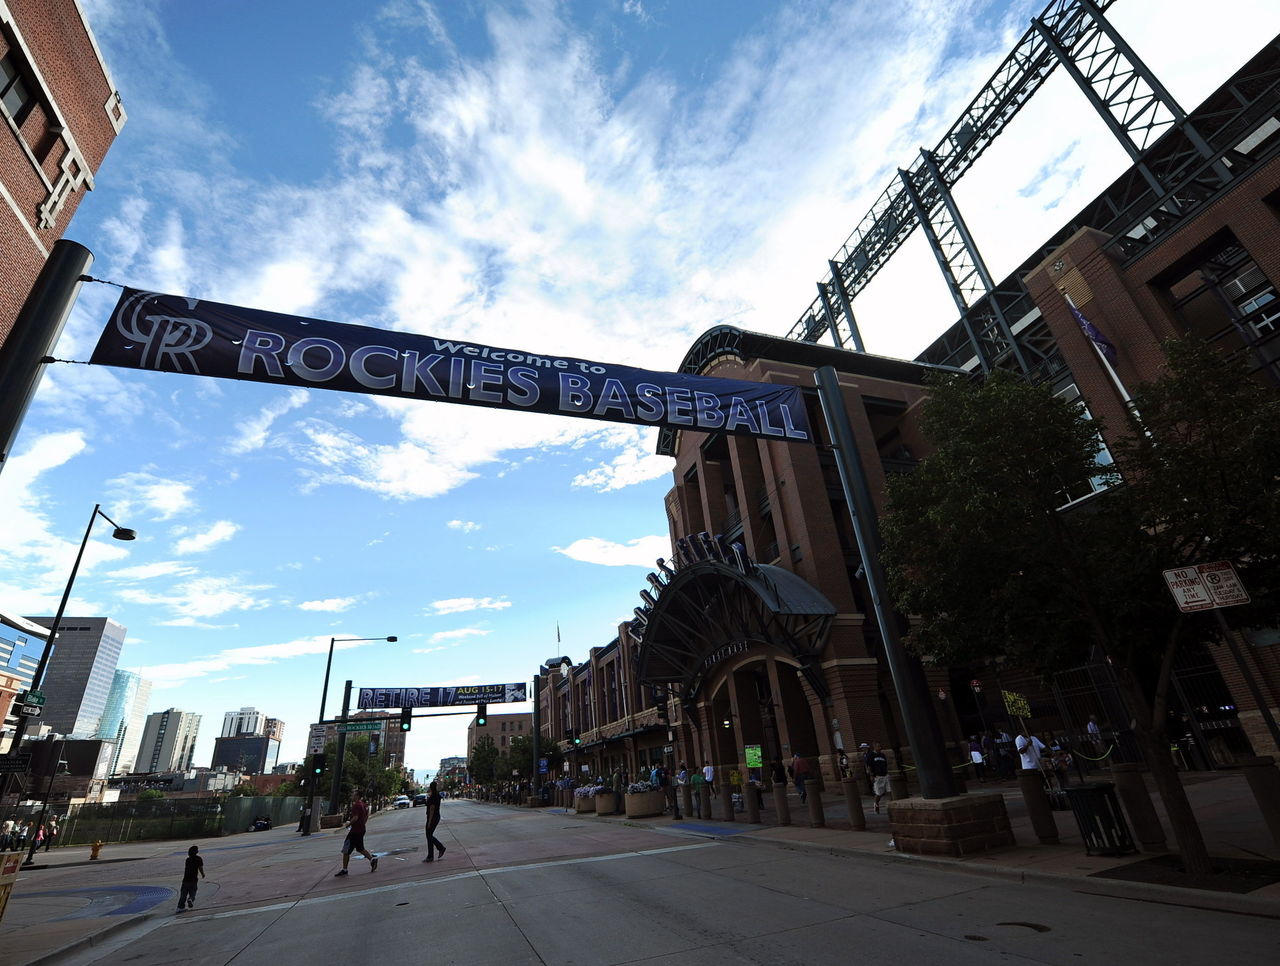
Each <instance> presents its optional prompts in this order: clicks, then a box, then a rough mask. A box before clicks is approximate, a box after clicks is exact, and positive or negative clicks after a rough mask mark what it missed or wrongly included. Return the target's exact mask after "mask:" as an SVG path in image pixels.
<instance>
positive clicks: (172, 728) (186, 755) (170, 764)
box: [133, 708, 200, 774]
mask: <svg viewBox="0 0 1280 966" xmlns="http://www.w3.org/2000/svg"><path fill="white" fill-rule="evenodd" d="M199 731H200V715H198V714H191V713H189V712H187V711H180V710H178V709H177V708H169V709H168V710H167V711H157V712H156V713H155V714H149V715H147V724H146V727H145V728H143V730H142V745H141V746H140V747H139V748H138V760H137V762H136V763H135V764H134V768H133V771H134V774H145V773H150V772H165V771H185V770H186V769H188V768H190V767H191V759H192V756H193V755H194V754H195V750H196V735H197V734H198V733H199Z"/></svg>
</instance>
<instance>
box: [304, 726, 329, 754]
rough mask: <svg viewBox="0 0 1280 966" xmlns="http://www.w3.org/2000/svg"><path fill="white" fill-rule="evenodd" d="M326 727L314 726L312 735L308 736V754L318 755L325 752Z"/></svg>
mask: <svg viewBox="0 0 1280 966" xmlns="http://www.w3.org/2000/svg"><path fill="white" fill-rule="evenodd" d="M324 731H325V729H324V725H322V724H313V725H312V726H311V733H310V734H309V735H308V736H307V754H308V755H318V754H320V753H321V752H322V751H324Z"/></svg>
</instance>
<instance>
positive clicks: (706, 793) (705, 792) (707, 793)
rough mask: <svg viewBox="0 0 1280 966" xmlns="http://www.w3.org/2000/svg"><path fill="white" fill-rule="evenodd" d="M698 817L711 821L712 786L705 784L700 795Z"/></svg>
mask: <svg viewBox="0 0 1280 966" xmlns="http://www.w3.org/2000/svg"><path fill="white" fill-rule="evenodd" d="M698 817H699V818H703V819H706V820H707V821H710V820H711V786H710V785H706V784H704V785H703V786H702V791H701V792H699V793H698Z"/></svg>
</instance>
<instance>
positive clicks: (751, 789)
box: [742, 782, 760, 825]
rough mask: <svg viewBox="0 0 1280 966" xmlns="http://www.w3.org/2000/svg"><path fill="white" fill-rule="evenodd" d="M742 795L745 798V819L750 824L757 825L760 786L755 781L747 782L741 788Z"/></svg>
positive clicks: (758, 820) (758, 822) (758, 819)
mask: <svg viewBox="0 0 1280 966" xmlns="http://www.w3.org/2000/svg"><path fill="white" fill-rule="evenodd" d="M742 795H743V797H744V798H745V799H746V800H747V821H748V822H750V823H751V824H752V825H759V824H760V786H759V785H757V784H756V783H755V782H748V783H747V784H746V785H745V786H744V787H743V789H742Z"/></svg>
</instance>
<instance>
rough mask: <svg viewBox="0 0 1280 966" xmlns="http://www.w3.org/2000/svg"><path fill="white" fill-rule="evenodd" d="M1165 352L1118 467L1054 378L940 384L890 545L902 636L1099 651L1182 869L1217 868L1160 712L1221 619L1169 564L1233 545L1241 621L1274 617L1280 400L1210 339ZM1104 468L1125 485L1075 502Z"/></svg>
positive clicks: (975, 655) (1067, 653)
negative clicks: (1186, 648)
mask: <svg viewBox="0 0 1280 966" xmlns="http://www.w3.org/2000/svg"><path fill="white" fill-rule="evenodd" d="M1165 351H1166V354H1167V365H1166V368H1165V371H1164V372H1163V373H1162V375H1161V376H1160V377H1159V378H1158V379H1156V380H1155V381H1153V382H1152V383H1151V384H1148V385H1144V386H1141V387H1139V389H1138V390H1137V391H1136V392H1135V393H1134V404H1135V405H1134V408H1135V409H1136V411H1137V413H1139V414H1140V415H1141V422H1138V421H1137V419H1136V418H1134V419H1132V420H1131V425H1130V427H1129V430H1128V434H1127V435H1126V436H1124V437H1123V438H1120V439H1117V440H1114V441H1113V442H1112V446H1111V451H1112V453H1113V455H1114V456H1115V458H1116V465H1115V467H1114V468H1111V467H1106V466H1099V465H1098V464H1097V462H1096V460H1097V455H1098V453H1099V442H1098V439H1097V437H1096V435H1095V427H1094V426H1092V425H1091V424H1089V423H1087V422H1086V421H1084V420H1083V419H1081V418H1079V410H1078V409H1077V408H1076V407H1075V406H1074V405H1073V404H1070V403H1067V402H1063V401H1061V400H1059V399H1056V398H1055V397H1054V396H1053V395H1052V394H1051V392H1050V390H1049V389H1048V388H1047V387H1044V386H1031V385H1028V384H1026V383H1024V382H1023V381H1021V380H1019V379H1017V378H1016V377H1013V376H1009V375H1005V374H999V373H997V374H994V375H992V376H991V377H990V378H988V379H987V380H985V381H983V382H975V381H970V380H967V379H961V378H951V379H943V380H939V381H937V382H935V383H934V384H933V385H932V387H931V392H932V395H931V398H930V400H929V402H928V403H927V405H926V407H925V412H924V416H923V423H922V425H923V429H924V431H925V433H926V435H927V436H928V437H929V438H930V439H931V440H932V441H933V442H935V443H936V444H937V447H938V448H937V451H936V452H935V453H933V454H931V455H930V456H929V457H928V458H926V459H925V460H924V461H923V463H922V464H921V466H920V467H919V469H918V470H917V471H916V472H915V473H913V474H910V475H906V476H901V477H896V478H894V479H893V480H892V481H891V484H890V487H889V499H888V504H889V509H888V512H887V513H886V514H885V518H884V521H883V536H884V543H885V553H884V559H885V565H886V569H887V571H888V573H889V579H890V585H891V592H892V593H893V595H894V598H895V601H896V603H897V606H898V607H899V608H900V609H901V610H902V611H903V612H904V613H909V614H913V615H916V616H915V618H914V622H913V626H912V630H911V633H910V635H909V638H908V642H909V643H910V645H911V646H912V647H914V648H915V649H916V650H917V651H918V652H919V653H921V654H922V655H927V656H929V657H931V658H933V659H934V660H936V661H938V662H939V663H945V664H966V663H979V662H981V661H983V660H985V659H988V658H991V657H995V656H1005V657H1008V658H1010V659H1012V660H1014V661H1016V662H1018V663H1020V664H1023V665H1025V666H1029V667H1033V668H1036V669H1038V670H1039V671H1041V672H1042V673H1044V674H1046V675H1048V674H1051V673H1053V672H1054V671H1058V670H1062V669H1064V668H1068V667H1072V666H1076V665H1079V664H1082V663H1084V662H1085V660H1087V658H1088V655H1089V653H1090V652H1093V651H1095V649H1096V651H1097V652H1100V653H1101V654H1103V655H1105V656H1106V658H1107V659H1108V660H1109V661H1110V662H1111V664H1112V666H1113V667H1114V668H1115V669H1116V672H1117V677H1118V681H1119V685H1120V687H1121V689H1122V690H1123V692H1124V695H1125V698H1126V700H1127V702H1128V705H1129V708H1130V710H1131V712H1132V713H1133V715H1134V721H1133V722H1132V725H1133V727H1134V733H1135V736H1136V737H1137V739H1138V742H1139V744H1140V746H1141V748H1142V751H1143V754H1144V757H1145V758H1146V760H1147V763H1148V766H1149V767H1150V769H1151V773H1152V776H1153V778H1154V780H1155V782H1156V786H1157V789H1158V790H1159V793H1160V796H1161V798H1162V800H1163V801H1164V803H1165V809H1166V812H1167V813H1168V815H1169V819H1170V823H1171V825H1172V827H1173V831H1174V834H1175V836H1176V837H1177V840H1178V844H1179V849H1180V851H1181V853H1182V858H1183V863H1184V866H1185V867H1186V868H1187V870H1188V871H1191V872H1205V871H1209V869H1210V865H1209V859H1208V853H1207V850H1206V849H1205V846H1204V841H1203V838H1202V836H1201V834H1200V830H1199V826H1198V824H1197V822H1196V819H1195V815H1194V813H1193V812H1192V811H1191V808H1190V804H1189V803H1188V801H1187V798H1186V794H1185V792H1184V790H1183V788H1182V785H1181V782H1180V780H1179V778H1178V775H1177V770H1176V768H1175V766H1174V763H1173V761H1172V758H1171V756H1170V753H1169V742H1168V740H1167V736H1166V734H1165V724H1166V720H1167V711H1168V708H1167V695H1168V689H1169V685H1170V679H1171V674H1172V669H1173V666H1174V661H1175V658H1176V656H1177V651H1178V648H1179V646H1180V645H1181V644H1182V643H1183V642H1185V641H1186V640H1189V639H1192V638H1193V636H1194V637H1198V638H1202V639H1203V638H1207V637H1210V636H1212V635H1214V634H1216V633H1217V630H1216V623H1215V622H1214V618H1213V617H1212V616H1209V615H1205V614H1197V615H1184V614H1181V613H1180V612H1179V611H1178V609H1177V608H1176V606H1174V603H1173V601H1172V599H1171V598H1170V596H1169V594H1168V592H1167V590H1166V588H1165V584H1164V581H1163V577H1162V574H1161V571H1162V570H1165V569H1169V568H1172V567H1178V566H1183V565H1186V564H1190V563H1197V562H1204V561H1209V560H1217V559H1229V560H1232V561H1233V562H1235V563H1236V564H1237V565H1238V566H1239V568H1240V570H1241V573H1242V575H1243V577H1244V579H1245V581H1246V585H1247V586H1248V587H1249V589H1250V591H1251V593H1252V594H1253V595H1254V603H1253V604H1252V605H1251V607H1250V608H1249V611H1248V612H1247V613H1242V614H1240V615H1238V617H1239V618H1240V619H1242V620H1244V621H1247V622H1248V623H1250V624H1253V625H1270V624H1272V623H1274V622H1275V621H1276V619H1277V617H1278V616H1280V614H1278V612H1277V606H1276V604H1277V587H1278V581H1277V562H1278V561H1280V548H1278V547H1277V539H1278V536H1277V535H1278V534H1280V530H1277V528H1276V524H1277V523H1278V522H1280V496H1278V495H1277V487H1276V485H1275V480H1276V479H1277V477H1280V397H1277V395H1276V394H1275V393H1274V392H1273V391H1271V390H1268V389H1266V388H1265V387H1263V386H1262V385H1261V384H1260V383H1258V382H1256V381H1254V380H1253V379H1252V378H1251V377H1249V376H1248V375H1246V374H1245V373H1244V372H1243V371H1242V370H1241V369H1240V368H1239V366H1237V365H1234V364H1232V363H1230V362H1228V361H1226V360H1224V359H1223V358H1222V357H1221V356H1219V355H1218V354H1217V353H1215V352H1213V351H1212V350H1210V349H1208V348H1206V347H1204V346H1203V345H1202V344H1200V343H1197V342H1192V341H1188V342H1174V343H1170V344H1168V345H1166V346H1165ZM1117 471H1118V472H1117ZM1099 477H1101V478H1103V481H1104V482H1108V483H1111V484H1114V485H1112V486H1111V487H1110V488H1109V489H1107V490H1106V491H1105V492H1103V493H1100V494H1098V495H1097V496H1096V497H1094V498H1092V499H1090V500H1086V501H1083V502H1082V503H1079V504H1076V505H1075V506H1073V507H1070V508H1065V509H1064V504H1065V503H1067V501H1068V499H1069V498H1070V497H1074V496H1079V495H1080V494H1081V493H1084V492H1087V491H1088V483H1089V481H1090V479H1096V478H1099Z"/></svg>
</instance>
